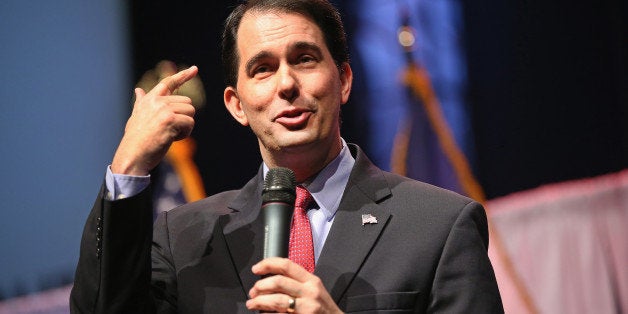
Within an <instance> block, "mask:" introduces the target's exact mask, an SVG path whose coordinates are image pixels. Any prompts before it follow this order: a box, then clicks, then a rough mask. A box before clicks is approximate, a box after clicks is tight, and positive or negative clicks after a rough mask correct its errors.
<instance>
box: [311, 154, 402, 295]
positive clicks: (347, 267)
mask: <svg viewBox="0 0 628 314" xmlns="http://www.w3.org/2000/svg"><path fill="white" fill-rule="evenodd" d="M350 147H351V148H352V152H355V153H354V155H355V156H357V157H356V162H355V165H354V167H353V170H352V171H351V175H350V177H349V182H348V183H347V187H346V188H345V192H344V195H343V197H342V201H341V203H340V205H339V207H338V211H337V212H336V216H335V218H334V223H333V225H332V228H331V230H330V232H329V235H328V236H327V240H326V241H325V245H324V247H323V251H322V252H321V256H320V258H319V260H318V263H317V265H316V270H315V272H314V274H316V275H317V276H319V277H320V278H321V280H322V281H323V284H324V285H325V288H327V291H329V293H330V294H331V296H332V298H333V299H334V300H335V301H336V302H339V301H340V299H341V298H342V296H343V294H344V292H345V291H346V289H347V287H348V286H349V284H350V283H351V282H352V281H353V279H354V278H355V275H356V273H357V272H358V271H359V269H360V267H361V265H362V263H363V262H364V260H365V259H366V258H367V257H368V254H369V252H371V249H372V248H373V246H374V245H375V244H376V242H377V239H378V237H379V235H380V234H381V232H382V231H383V230H384V228H385V227H386V224H387V222H388V219H389V218H390V210H389V209H388V208H384V207H382V206H380V205H379V204H378V203H379V202H380V201H381V200H382V199H384V198H386V197H388V196H389V195H390V193H391V192H390V188H389V186H388V184H387V183H386V181H385V179H384V177H383V174H382V171H381V170H379V169H378V168H377V167H375V166H374V165H373V164H372V163H371V162H370V161H369V160H368V158H367V157H366V156H365V155H364V154H363V153H362V151H361V150H360V149H359V148H357V146H350ZM369 214H370V215H372V216H373V217H375V218H376V219H377V223H367V224H364V225H363V224H362V215H369Z"/></svg>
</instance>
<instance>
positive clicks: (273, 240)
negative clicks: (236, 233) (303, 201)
mask: <svg viewBox="0 0 628 314" xmlns="http://www.w3.org/2000/svg"><path fill="white" fill-rule="evenodd" d="M295 181H296V180H295V177H294V172H292V170H290V169H288V168H273V169H270V170H269V171H268V173H267V174H266V179H265V180H264V190H263V191H262V215H263V216H264V258H268V257H288V242H289V240H290V223H291V221H292V212H293V211H294V200H295V198H296V191H295V190H296V183H295Z"/></svg>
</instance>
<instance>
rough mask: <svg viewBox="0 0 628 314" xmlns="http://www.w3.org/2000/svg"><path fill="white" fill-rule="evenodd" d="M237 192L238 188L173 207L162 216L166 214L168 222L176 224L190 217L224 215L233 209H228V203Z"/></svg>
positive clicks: (238, 191)
mask: <svg viewBox="0 0 628 314" xmlns="http://www.w3.org/2000/svg"><path fill="white" fill-rule="evenodd" d="M239 193H240V190H230V191H225V192H221V193H218V194H214V195H212V196H209V197H206V198H204V199H201V200H198V201H195V202H192V203H187V204H185V205H181V206H179V207H177V208H174V209H172V210H170V211H168V212H166V213H164V216H167V220H168V222H169V224H176V223H177V222H180V221H183V222H187V221H190V220H191V219H197V218H208V217H218V216H220V215H226V214H229V213H231V212H232V211H233V210H232V209H230V207H229V204H230V203H231V202H232V201H233V200H234V199H235V198H236V197H237V196H238V194H239Z"/></svg>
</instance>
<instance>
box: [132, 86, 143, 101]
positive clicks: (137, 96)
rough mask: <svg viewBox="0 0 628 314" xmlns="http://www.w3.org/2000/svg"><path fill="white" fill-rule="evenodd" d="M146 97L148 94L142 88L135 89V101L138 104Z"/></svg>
mask: <svg viewBox="0 0 628 314" xmlns="http://www.w3.org/2000/svg"><path fill="white" fill-rule="evenodd" d="M144 95H146V92H145V91H144V90H143V89H141V88H140V87H137V88H135V101H136V102H137V101H139V100H140V99H142V97H144Z"/></svg>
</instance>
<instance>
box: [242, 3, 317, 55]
mask: <svg viewBox="0 0 628 314" xmlns="http://www.w3.org/2000/svg"><path fill="white" fill-rule="evenodd" d="M298 41H301V42H310V43H312V44H314V45H317V46H319V47H320V48H321V49H322V50H328V49H327V46H326V45H325V40H324V36H323V33H322V31H321V30H320V28H319V27H318V25H316V23H314V21H312V20H311V19H310V18H308V17H306V16H304V15H301V14H298V13H287V12H276V11H262V12H260V11H249V12H246V13H245V14H244V16H243V17H242V21H241V22H240V27H239V29H238V38H237V49H238V54H239V55H240V56H241V58H242V59H243V60H246V59H247V57H248V56H250V55H254V54H256V53H259V52H260V51H264V50H277V49H281V48H283V47H288V46H290V44H292V43H294V42H298Z"/></svg>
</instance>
